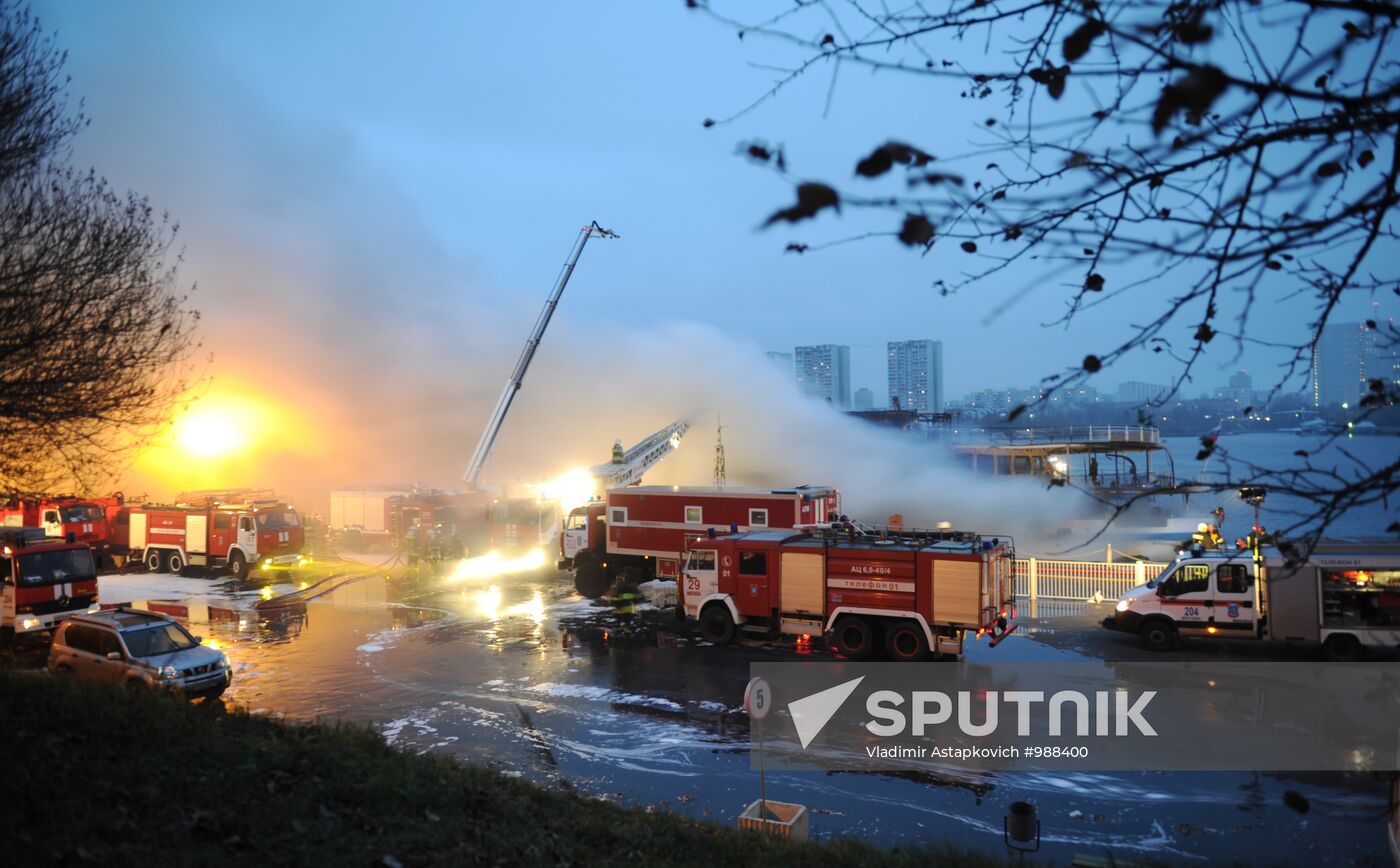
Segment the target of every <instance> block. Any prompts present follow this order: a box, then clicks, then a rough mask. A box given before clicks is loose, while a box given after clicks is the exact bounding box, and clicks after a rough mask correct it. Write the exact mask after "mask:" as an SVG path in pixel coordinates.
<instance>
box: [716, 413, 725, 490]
mask: <svg viewBox="0 0 1400 868" xmlns="http://www.w3.org/2000/svg"><path fill="white" fill-rule="evenodd" d="M720 419H721V417H720V414H718V413H716V414H715V488H723V487H724V483H725V478H724V429H725V427H726V426H724V425H721V424H720Z"/></svg>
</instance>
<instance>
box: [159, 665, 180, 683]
mask: <svg viewBox="0 0 1400 868" xmlns="http://www.w3.org/2000/svg"><path fill="white" fill-rule="evenodd" d="M160 677H161V678H163V679H165V680H166V681H171V680H173V679H175V678H179V677H180V670H178V669H176V668H175V667H174V666H166V667H165V668H164V669H162V670H160Z"/></svg>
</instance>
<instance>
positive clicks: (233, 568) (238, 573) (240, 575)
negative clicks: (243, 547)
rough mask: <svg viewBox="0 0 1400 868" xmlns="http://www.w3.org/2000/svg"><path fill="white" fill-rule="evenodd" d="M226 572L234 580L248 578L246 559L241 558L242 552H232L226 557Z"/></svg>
mask: <svg viewBox="0 0 1400 868" xmlns="http://www.w3.org/2000/svg"><path fill="white" fill-rule="evenodd" d="M228 571H229V572H230V573H232V574H233V577H234V578H235V579H239V580H242V579H246V578H248V559H247V558H245V557H244V556H243V552H234V553H233V554H231V555H229V556H228Z"/></svg>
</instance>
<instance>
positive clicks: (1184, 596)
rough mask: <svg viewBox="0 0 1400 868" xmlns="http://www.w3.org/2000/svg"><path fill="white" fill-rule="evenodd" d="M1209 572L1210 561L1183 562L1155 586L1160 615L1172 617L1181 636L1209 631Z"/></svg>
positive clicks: (1198, 634) (1210, 600) (1203, 633)
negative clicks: (1204, 562) (1160, 608)
mask: <svg viewBox="0 0 1400 868" xmlns="http://www.w3.org/2000/svg"><path fill="white" fill-rule="evenodd" d="M1210 572H1211V570H1210V564H1202V563H1187V564H1182V565H1181V566H1179V567H1177V568H1176V570H1175V571H1174V572H1173V573H1172V574H1171V575H1170V576H1168V577H1167V580H1166V581H1165V582H1163V583H1162V584H1161V585H1160V586H1159V587H1158V588H1157V597H1158V601H1159V602H1160V604H1161V606H1162V612H1163V614H1166V615H1168V616H1170V617H1171V619H1172V621H1173V622H1175V624H1176V629H1177V632H1179V633H1180V634H1181V635H1182V636H1205V635H1208V634H1209V630H1208V629H1207V628H1208V627H1210V626H1211V624H1210V615H1211V609H1210V604H1211V603H1212V602H1213V600H1212V598H1211V576H1210Z"/></svg>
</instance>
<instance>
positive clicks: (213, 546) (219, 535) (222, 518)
mask: <svg viewBox="0 0 1400 868" xmlns="http://www.w3.org/2000/svg"><path fill="white" fill-rule="evenodd" d="M231 545H233V516H231V515H229V514H228V513H227V512H220V511H216V512H215V513H214V527H213V528H211V529H210V531H209V554H211V555H213V556H214V557H226V556H227V555H228V547H229V546H231Z"/></svg>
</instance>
